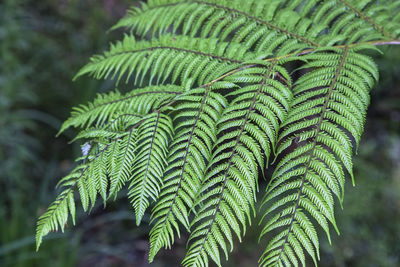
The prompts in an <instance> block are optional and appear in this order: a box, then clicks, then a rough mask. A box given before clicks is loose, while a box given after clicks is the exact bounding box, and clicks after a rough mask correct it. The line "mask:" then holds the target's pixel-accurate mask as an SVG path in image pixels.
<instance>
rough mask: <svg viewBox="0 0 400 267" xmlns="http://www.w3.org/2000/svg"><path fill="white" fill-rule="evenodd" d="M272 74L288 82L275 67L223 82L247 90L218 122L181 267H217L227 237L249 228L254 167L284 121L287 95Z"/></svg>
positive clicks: (249, 71) (264, 156)
mask: <svg viewBox="0 0 400 267" xmlns="http://www.w3.org/2000/svg"><path fill="white" fill-rule="evenodd" d="M277 73H280V74H282V76H283V77H289V76H288V74H287V73H285V71H284V69H283V68H281V67H280V66H278V65H276V62H273V63H271V64H267V66H265V67H259V68H254V69H251V68H250V69H245V70H243V71H240V72H237V73H235V74H233V75H232V76H230V77H228V78H227V81H230V82H234V83H242V82H248V84H249V85H247V86H244V87H242V88H240V89H237V90H235V91H233V92H231V93H230V94H228V95H227V97H228V98H232V101H231V103H230V105H229V106H228V107H227V108H226V109H225V111H224V113H223V115H222V117H221V119H220V120H219V121H218V135H217V141H216V143H215V145H214V149H213V156H212V158H211V160H210V162H209V164H208V168H207V171H206V176H205V179H204V181H203V184H202V188H201V189H200V194H199V195H200V196H199V198H198V200H197V205H196V206H197V211H196V217H195V218H194V220H193V221H192V223H191V225H192V226H191V228H192V232H191V235H190V238H189V240H190V242H191V245H190V247H189V249H188V251H187V254H186V256H185V258H184V260H183V265H184V266H204V265H208V257H210V258H211V259H212V260H213V261H214V262H215V263H216V264H217V265H218V266H221V264H220V256H219V248H220V249H221V250H222V251H223V252H224V253H225V256H226V257H228V247H227V244H226V242H229V244H230V247H231V250H232V247H233V238H232V231H233V232H234V233H235V234H236V235H237V236H238V238H239V240H240V239H241V237H242V234H243V233H244V232H245V231H246V221H247V220H248V221H249V223H251V210H253V211H254V202H255V194H256V191H257V188H258V182H257V179H258V166H260V168H261V169H263V168H264V166H265V164H264V160H266V161H268V157H269V152H270V151H271V150H272V147H273V146H274V144H275V139H276V133H277V130H278V125H279V123H280V122H281V121H282V120H283V119H284V117H285V114H286V111H287V108H288V102H289V99H290V98H291V93H290V91H289V89H288V87H287V86H288V84H290V80H289V81H287V83H288V84H284V83H281V82H278V81H277V80H275V75H276V74H277Z"/></svg>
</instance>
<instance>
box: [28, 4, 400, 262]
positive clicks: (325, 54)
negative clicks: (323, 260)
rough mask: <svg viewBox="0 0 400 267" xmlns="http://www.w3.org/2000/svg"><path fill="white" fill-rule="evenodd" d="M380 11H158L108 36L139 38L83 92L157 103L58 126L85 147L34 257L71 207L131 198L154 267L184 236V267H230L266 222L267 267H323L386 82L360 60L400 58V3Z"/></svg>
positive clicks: (109, 109)
mask: <svg viewBox="0 0 400 267" xmlns="http://www.w3.org/2000/svg"><path fill="white" fill-rule="evenodd" d="M383 2H384V3H379V4H377V3H376V2H375V1H371V0H365V1H361V0H357V1H345V0H337V1H336V0H331V1H324V2H322V3H320V2H319V1H316V0H315V1H313V0H309V1H303V0H298V1H285V0H277V1H273V2H268V1H242V0H240V1H239V0H235V1H223V0H218V1H217V0H215V1H173V0H159V1H148V3H147V4H145V3H142V7H141V8H137V7H134V8H132V9H131V10H130V12H128V14H127V15H126V16H125V17H124V18H123V19H122V20H121V21H120V22H119V23H118V24H117V25H116V26H114V28H120V27H125V28H128V29H129V30H130V34H127V35H125V37H124V39H123V40H122V41H119V42H117V43H115V44H113V45H111V48H110V50H109V51H107V52H105V53H104V54H103V55H99V56H95V57H93V58H92V59H91V61H90V63H89V64H87V65H86V66H84V67H83V68H82V69H81V70H80V71H79V72H78V74H77V76H76V77H79V76H81V75H84V74H89V75H92V76H93V77H95V78H97V79H107V78H111V79H112V80H115V81H116V83H117V84H118V83H119V82H120V80H121V79H122V78H123V77H124V76H126V78H125V81H126V82H127V83H134V84H139V85H141V84H143V83H145V82H146V83H148V87H145V88H141V89H133V90H132V91H131V92H128V93H126V94H121V93H119V91H115V92H111V93H108V94H101V95H99V96H98V97H97V98H96V99H95V100H94V101H93V102H90V103H88V104H87V105H81V106H79V107H78V108H75V110H74V111H73V112H72V114H71V117H70V118H69V119H68V120H67V121H66V122H65V123H64V125H63V126H62V128H61V131H60V133H62V132H63V131H65V130H66V129H68V128H69V127H75V128H79V129H80V132H79V133H78V135H77V137H76V138H75V139H74V140H77V139H84V140H86V141H87V143H86V144H85V145H84V147H85V149H83V158H82V159H81V160H82V163H81V164H80V165H79V166H78V167H77V168H76V169H75V170H74V171H72V172H71V174H70V175H68V176H66V177H65V178H63V179H62V180H61V182H60V186H61V187H62V188H64V191H62V193H61V194H60V195H59V196H58V198H57V199H56V201H55V202H54V203H53V204H52V205H51V206H50V208H49V209H48V211H47V212H46V213H45V214H44V215H42V216H41V217H40V218H39V221H38V228H37V235H36V240H37V248H39V246H40V244H41V241H42V238H43V237H44V236H45V235H46V234H48V233H49V232H50V231H53V230H58V229H59V228H61V230H63V229H64V225H65V224H66V222H67V220H68V212H69V213H70V214H71V217H72V219H73V222H74V216H75V200H74V197H73V192H74V191H78V192H79V194H80V198H81V202H82V206H83V209H84V210H85V211H86V210H88V209H90V208H92V207H93V205H94V203H95V201H96V199H97V195H100V196H101V197H102V199H103V201H104V204H106V202H107V201H108V200H109V199H110V198H112V197H114V198H115V197H116V195H117V194H118V192H119V191H121V189H122V188H123V187H124V186H125V185H126V184H129V186H128V193H127V195H128V197H129V199H130V201H131V203H132V206H133V208H134V210H135V215H136V223H137V224H138V225H139V224H140V222H141V221H142V218H143V216H144V214H145V212H146V209H147V208H148V207H149V206H150V204H151V203H154V207H153V210H152V220H151V223H152V225H153V228H152V230H151V231H150V253H149V260H150V261H152V260H153V259H154V257H155V255H156V254H157V252H158V251H159V250H160V249H161V248H162V247H165V248H169V247H171V246H172V244H173V243H174V240H175V235H178V236H180V233H181V228H182V227H183V228H185V230H187V231H188V232H190V236H189V240H188V243H189V246H188V250H187V254H186V256H185V258H184V259H183V261H182V264H183V265H184V266H208V265H209V259H211V260H212V261H213V262H215V263H216V264H217V265H218V266H221V253H223V254H224V255H225V257H226V259H228V254H229V252H230V251H232V249H233V242H234V240H235V239H236V238H237V239H238V240H240V241H241V240H242V238H243V236H244V235H245V233H246V229H247V228H248V226H249V225H250V224H251V223H252V222H253V221H254V217H255V216H256V215H257V214H261V215H262V216H261V217H262V219H261V220H260V225H261V226H262V231H261V233H260V239H264V236H266V237H268V238H269V242H268V243H267V246H266V248H265V250H264V253H263V254H262V255H261V258H260V261H259V264H260V265H261V266H290V265H293V266H299V265H302V266H304V265H305V264H306V259H307V257H308V256H306V255H307V254H308V255H309V257H310V258H311V259H312V260H313V261H314V264H315V265H316V264H317V260H319V243H320V241H319V237H318V234H317V227H316V226H317V225H319V226H320V227H321V228H322V229H323V231H325V233H326V235H327V237H328V240H329V241H330V239H331V237H330V226H329V225H332V226H333V228H334V229H335V230H336V231H337V232H338V226H337V224H336V221H335V215H334V210H335V201H334V197H336V198H337V199H338V200H339V203H340V204H342V201H343V197H344V196H343V195H344V185H345V176H346V174H345V173H348V175H349V176H350V177H351V178H352V180H353V183H354V175H353V172H352V165H353V164H352V155H353V153H354V152H355V151H356V150H357V147H358V144H359V141H360V137H361V134H362V132H363V127H364V126H363V125H364V122H365V117H366V110H367V107H368V104H369V92H370V89H371V88H372V87H373V85H374V83H375V82H376V80H377V79H378V71H377V67H376V65H375V63H374V62H373V60H372V59H371V58H370V57H369V56H367V55H366V53H367V52H369V50H377V49H376V48H375V46H377V45H390V44H400V40H399V36H400V15H399V13H400V12H399V11H400V3H399V2H396V1H395V2H393V1H383ZM134 36H139V37H141V38H143V39H145V38H149V40H142V41H136V39H137V38H135V37H134ZM293 66H297V68H296V69H293V68H294V67H293ZM86 148H88V151H86V150H87V149H86ZM270 158H274V160H273V161H272V162H271V161H270ZM269 165H270V166H269ZM268 166H269V167H268ZM268 168H270V169H273V170H274V171H273V175H272V177H271V178H270V180H269V184H268V186H267V188H266V189H265V192H264V194H263V201H262V204H261V209H260V211H257V209H256V200H257V192H258V191H259V179H260V178H261V177H263V176H265V175H264V174H265V171H266V170H267V169H268ZM266 178H269V177H266ZM234 236H236V237H234Z"/></svg>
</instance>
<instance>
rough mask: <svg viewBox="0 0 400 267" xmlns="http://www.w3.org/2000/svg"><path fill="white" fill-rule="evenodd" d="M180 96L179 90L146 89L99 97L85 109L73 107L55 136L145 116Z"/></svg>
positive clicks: (164, 87)
mask: <svg viewBox="0 0 400 267" xmlns="http://www.w3.org/2000/svg"><path fill="white" fill-rule="evenodd" d="M181 92H182V87H178V86H173V85H168V86H156V87H155V86H150V87H147V88H143V89H138V90H133V91H132V92H129V93H127V94H125V95H121V93H120V92H119V91H113V92H110V93H108V94H99V95H98V96H97V98H96V99H95V100H94V101H93V102H89V103H88V104H87V105H80V106H79V107H75V108H74V109H73V111H72V112H71V117H70V118H69V119H68V120H66V121H65V122H64V123H63V125H62V126H61V130H60V131H59V133H58V134H57V135H59V134H61V133H62V132H64V131H65V130H66V129H68V128H69V127H83V128H86V129H87V128H89V127H90V126H96V127H98V126H101V125H104V124H105V123H107V122H108V121H110V120H112V119H113V118H115V117H117V116H118V115H121V113H122V114H129V113H137V115H138V116H139V115H140V114H146V113H148V112H149V111H150V110H151V109H152V108H153V107H157V106H159V105H160V104H161V103H163V102H164V101H167V100H170V99H172V98H173V97H174V96H176V95H179V94H180V93H181Z"/></svg>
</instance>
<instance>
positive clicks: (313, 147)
mask: <svg viewBox="0 0 400 267" xmlns="http://www.w3.org/2000/svg"><path fill="white" fill-rule="evenodd" d="M348 49H349V47H348V46H345V49H344V52H343V56H342V60H341V62H340V64H339V66H338V69H337V70H336V74H335V77H334V78H333V81H332V83H331V85H330V87H329V91H328V94H327V95H326V98H325V103H324V106H323V108H322V111H321V115H320V117H319V120H318V124H317V126H316V129H317V130H316V132H315V134H314V139H313V141H312V142H313V146H312V148H311V150H310V152H309V158H308V161H307V163H306V169H305V171H304V175H303V178H302V180H301V184H300V187H299V193H298V195H297V199H296V205H295V207H294V210H293V215H292V218H291V219H290V223H289V228H288V232H287V234H286V236H285V240H284V241H283V244H282V247H281V249H280V252H279V256H278V259H277V261H278V262H279V261H280V260H281V256H282V253H283V251H284V249H285V245H286V243H287V241H288V238H289V234H290V233H291V231H292V227H293V223H294V219H295V216H296V211H297V209H298V208H299V204H300V198H301V194H302V192H303V187H304V185H305V182H306V176H307V172H308V169H309V167H310V163H311V160H312V159H313V155H314V150H315V148H316V146H317V138H318V135H319V133H320V131H321V125H322V121H323V119H324V116H325V112H326V109H327V107H328V103H329V100H330V98H331V95H332V92H333V90H334V89H335V85H336V81H337V79H338V77H339V75H340V72H341V70H342V68H343V65H344V62H345V61H346V56H347V52H348Z"/></svg>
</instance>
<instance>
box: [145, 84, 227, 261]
mask: <svg viewBox="0 0 400 267" xmlns="http://www.w3.org/2000/svg"><path fill="white" fill-rule="evenodd" d="M225 106H226V100H225V99H224V98H223V97H222V96H221V95H219V94H216V93H214V92H210V87H207V88H199V89H192V90H190V91H189V92H188V93H187V94H184V95H181V96H180V97H179V98H178V103H177V105H176V107H175V109H176V111H175V112H177V115H176V116H175V117H174V120H175V121H176V126H175V127H176V135H175V137H174V142H173V143H172V144H171V148H172V149H171V151H170V152H169V157H168V168H167V169H166V171H165V177H164V186H163V187H162V190H161V192H162V193H161V194H160V196H159V199H158V200H157V204H156V205H155V207H154V209H153V212H152V217H153V219H152V220H153V221H154V220H156V223H155V225H154V227H153V228H152V230H151V232H150V244H151V247H150V253H149V259H150V261H152V260H153V259H154V256H155V255H156V254H157V252H158V251H159V250H160V248H161V247H163V246H164V247H166V248H167V247H171V244H172V243H173V242H174V239H173V237H174V229H176V231H177V233H178V235H180V232H179V226H178V224H177V221H179V222H181V223H182V224H183V225H184V226H185V228H186V229H189V221H188V216H189V211H190V209H191V208H192V207H193V201H194V199H195V197H196V195H197V192H198V190H199V188H200V185H201V181H202V180H203V176H204V172H205V169H206V163H207V162H208V161H209V160H210V157H211V149H212V145H213V143H214V142H215V139H216V121H217V120H218V119H219V116H220V114H221V113H222V110H223V109H224V108H225Z"/></svg>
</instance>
